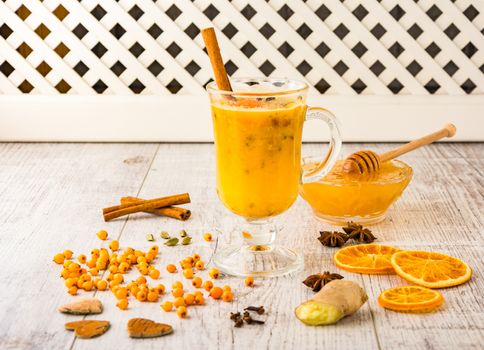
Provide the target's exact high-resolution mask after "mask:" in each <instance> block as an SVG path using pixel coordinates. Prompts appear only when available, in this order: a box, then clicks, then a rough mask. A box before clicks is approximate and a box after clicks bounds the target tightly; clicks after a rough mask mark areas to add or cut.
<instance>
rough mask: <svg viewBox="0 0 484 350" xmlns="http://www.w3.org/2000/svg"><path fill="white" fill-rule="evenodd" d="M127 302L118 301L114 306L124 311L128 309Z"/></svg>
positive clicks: (125, 300) (126, 300)
mask: <svg viewBox="0 0 484 350" xmlns="http://www.w3.org/2000/svg"><path fill="white" fill-rule="evenodd" d="M128 305H129V302H128V299H126V298H125V299H120V300H119V301H118V303H117V304H116V306H117V307H119V309H121V310H126V309H127V308H128Z"/></svg>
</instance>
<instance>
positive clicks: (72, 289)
mask: <svg viewBox="0 0 484 350" xmlns="http://www.w3.org/2000/svg"><path fill="white" fill-rule="evenodd" d="M67 292H68V293H69V294H70V295H76V294H77V287H76V286H72V287H71V288H69V289H68V290H67Z"/></svg>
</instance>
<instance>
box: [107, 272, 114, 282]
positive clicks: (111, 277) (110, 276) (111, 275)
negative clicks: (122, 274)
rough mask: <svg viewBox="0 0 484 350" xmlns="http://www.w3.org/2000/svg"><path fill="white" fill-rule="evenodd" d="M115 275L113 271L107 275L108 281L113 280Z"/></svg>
mask: <svg viewBox="0 0 484 350" xmlns="http://www.w3.org/2000/svg"><path fill="white" fill-rule="evenodd" d="M113 277H114V275H113V274H112V273H110V274H108V275H107V276H106V281H108V282H110V281H112V280H113Z"/></svg>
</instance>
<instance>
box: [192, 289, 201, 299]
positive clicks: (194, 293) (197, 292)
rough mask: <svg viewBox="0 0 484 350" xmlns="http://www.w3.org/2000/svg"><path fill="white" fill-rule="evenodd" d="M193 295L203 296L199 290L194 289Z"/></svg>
mask: <svg viewBox="0 0 484 350" xmlns="http://www.w3.org/2000/svg"><path fill="white" fill-rule="evenodd" d="M193 295H195V296H197V295H201V296H202V297H203V293H202V292H200V291H199V290H196V291H195V292H193Z"/></svg>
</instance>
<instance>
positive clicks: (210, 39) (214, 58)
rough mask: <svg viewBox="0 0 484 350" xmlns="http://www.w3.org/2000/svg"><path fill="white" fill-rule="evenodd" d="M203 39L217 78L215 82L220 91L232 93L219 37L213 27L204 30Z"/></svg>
mask: <svg viewBox="0 0 484 350" xmlns="http://www.w3.org/2000/svg"><path fill="white" fill-rule="evenodd" d="M202 37H203V41H204V42H205V47H206V48H207V54H208V57H209V58H210V64H211V65H212V69H213V74H214V76H215V82H216V83H217V86H218V88H219V89H220V90H224V91H232V86H231V85H230V80H229V77H228V76H227V71H226V70H225V66H224V62H223V60H222V55H221V54H220V48H219V46H218V42H217V36H216V35H215V30H214V29H213V27H209V28H205V29H202Z"/></svg>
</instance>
